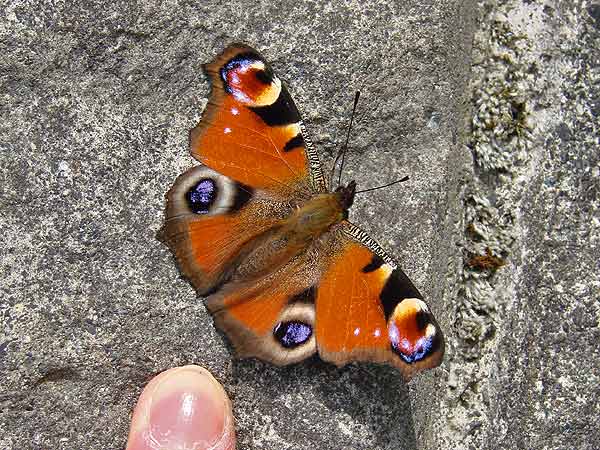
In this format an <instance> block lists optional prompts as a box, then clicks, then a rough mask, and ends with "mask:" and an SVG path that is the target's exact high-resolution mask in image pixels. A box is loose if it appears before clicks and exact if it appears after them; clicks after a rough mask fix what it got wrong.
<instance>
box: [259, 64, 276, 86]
mask: <svg viewBox="0 0 600 450" xmlns="http://www.w3.org/2000/svg"><path fill="white" fill-rule="evenodd" d="M265 67H267V69H266V70H257V71H256V79H257V80H258V81H260V82H261V83H263V84H271V83H272V82H273V78H274V77H275V75H274V74H273V72H272V71H271V69H269V67H268V66H267V65H266V64H265Z"/></svg>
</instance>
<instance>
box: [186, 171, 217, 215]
mask: <svg viewBox="0 0 600 450" xmlns="http://www.w3.org/2000/svg"><path fill="white" fill-rule="evenodd" d="M218 191H219V190H218V188H217V185H216V183H215V182H214V181H213V180H211V179H210V178H203V179H201V180H200V181H198V182H197V183H196V184H195V185H193V186H192V187H191V188H190V189H189V190H188V191H187V192H186V194H185V199H186V201H187V204H188V206H189V208H190V210H191V211H192V212H194V213H196V214H208V213H209V211H210V207H211V206H212V205H213V204H214V202H215V200H216V198H217V194H218Z"/></svg>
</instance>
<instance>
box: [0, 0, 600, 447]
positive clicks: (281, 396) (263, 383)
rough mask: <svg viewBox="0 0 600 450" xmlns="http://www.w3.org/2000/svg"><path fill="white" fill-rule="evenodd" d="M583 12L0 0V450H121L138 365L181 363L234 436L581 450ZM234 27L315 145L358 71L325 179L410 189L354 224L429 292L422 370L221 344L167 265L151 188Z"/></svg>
mask: <svg viewBox="0 0 600 450" xmlns="http://www.w3.org/2000/svg"><path fill="white" fill-rule="evenodd" d="M599 11H600V6H598V5H594V4H591V5H590V4H588V5H587V6H585V7H583V6H578V5H571V4H570V2H558V1H556V2H554V1H551V0H550V1H546V0H544V1H543V0H531V1H528V2H523V3H521V2H518V1H516V0H509V1H502V2H500V1H499V0H486V1H483V2H480V4H478V5H476V4H475V2H470V1H468V2H461V1H449V2H423V1H420V2H417V1H406V2H391V1H386V2H361V3H358V2H355V3H341V2H340V3H338V2H336V3H334V4H316V3H312V2H310V3H309V2H300V3H298V2H281V3H280V4H278V5H269V4H267V3H265V4H262V5H256V4H254V3H251V2H248V1H245V0H243V1H237V2H233V3H229V4H227V5H222V4H221V3H220V2H214V1H208V2H183V1H179V2H149V1H145V2H140V3H136V4H132V3H128V2H118V3H115V2H103V1H99V2H95V3H91V2H75V3H73V4H69V5H68V6H67V5H65V4H63V3H57V4H51V3H48V2H35V1H16V0H15V1H7V2H4V3H3V5H2V7H1V8H0V17H1V19H0V87H1V88H0V96H1V101H0V108H1V113H2V121H0V174H1V179H0V180H1V184H0V229H1V230H2V233H1V234H0V248H1V249H2V252H1V257H0V274H1V278H0V279H1V280H2V281H1V282H0V295H1V300H0V449H11V450H12V449H46V448H52V449H90V450H92V449H120V448H122V447H123V446H124V444H125V440H126V436H127V427H128V423H129V414H130V412H131V410H132V408H133V405H134V404H135V401H136V399H137V396H138V395H139V393H140V391H141V389H142V388H143V386H144V384H145V383H146V382H147V381H148V380H149V379H150V378H151V377H152V376H153V375H154V374H155V373H157V372H160V371H162V370H164V369H167V368H169V367H172V366H176V365H181V364H186V363H197V364H201V365H204V366H206V367H207V368H209V369H210V370H211V371H212V372H213V373H214V374H215V376H216V377H217V378H218V379H219V380H220V381H221V382H222V383H223V384H224V386H225V388H226V390H227V392H228V393H229V395H230V396H231V397H232V399H233V404H234V413H235V416H236V420H237V431H238V437H239V443H240V444H239V448H240V449H288V448H289V449H291V448H293V449H314V448H318V449H332V450H334V449H335V450H339V449H398V448H404V449H415V448H424V449H425V448H427V449H438V448H448V449H463V448H464V449H471V448H494V449H495V448H498V449H500V448H536V449H537V448H540V449H541V448H544V449H563V448H581V449H592V448H597V447H598V444H597V443H598V441H599V440H600V439H599V436H598V430H597V426H595V422H594V421H593V418H594V417H596V420H597V417H598V416H599V414H600V411H599V409H598V408H599V406H598V404H599V403H598V401H599V399H598V396H599V393H598V388H597V386H598V373H599V370H598V368H599V367H598V348H597V342H598V337H599V335H600V329H599V320H600V308H599V306H598V305H599V300H600V298H599V291H600V280H599V278H598V273H599V270H598V269H599V267H598V256H597V254H598V249H597V245H598V238H599V236H600V233H599V228H600V221H599V215H598V186H599V182H598V180H599V177H600V174H599V171H600V166H599V162H598V117H597V116H598V111H599V109H598V98H599V95H598V71H597V70H598V69H597V67H598V54H597V50H595V48H597V42H598V29H599V26H598V24H599V23H600V22H599V21H600V19H599V17H600V15H599ZM232 41H242V42H247V43H249V44H251V45H254V46H255V47H257V48H258V49H260V50H261V51H262V52H263V53H264V54H265V55H266V56H267V57H268V58H269V59H270V60H271V61H272V63H273V66H274V67H275V69H276V70H277V71H278V73H279V75H280V76H282V77H283V78H284V79H285V80H287V82H288V85H289V89H290V91H291V93H292V95H293V96H294V98H295V99H296V101H297V103H298V105H299V107H300V109H301V111H302V112H303V116H304V118H305V121H306V122H307V125H308V127H309V130H310V131H311V132H312V133H311V134H312V138H313V140H314V141H315V144H316V145H317V147H318V148H319V149H320V150H321V153H322V160H323V161H325V162H326V163H328V162H330V161H331V157H332V154H333V153H334V152H335V151H336V150H337V148H338V146H339V145H340V142H341V140H342V139H343V136H344V134H345V126H346V123H347V118H348V112H349V110H350V108H351V102H352V98H353V95H354V90H356V89H359V88H360V89H361V91H362V96H361V99H362V100H361V103H360V105H359V110H358V120H357V123H356V126H355V127H354V129H353V131H352V136H353V138H352V146H351V147H352V150H351V151H352V153H351V155H350V161H349V165H348V168H347V173H346V176H347V177H348V178H355V179H356V180H357V182H358V183H359V185H360V186H363V187H367V186H372V185H374V184H378V183H381V182H382V181H384V182H385V181H388V180H391V179H394V178H399V177H401V176H403V175H405V174H408V175H410V177H411V181H410V183H405V184H403V185H401V186H400V187H398V188H397V189H390V190H388V191H378V192H375V193H373V195H370V196H368V197H359V198H358V199H357V202H356V206H355V207H354V210H353V212H352V214H353V215H352V218H353V220H354V221H355V222H357V223H359V224H361V225H362V226H363V227H364V228H366V229H367V230H369V231H370V232H371V234H372V235H373V236H374V237H375V238H376V239H377V240H378V241H380V243H381V244H382V245H383V246H385V247H386V248H388V249H390V250H392V251H393V253H394V254H395V255H396V256H397V257H398V259H399V260H400V261H401V262H402V265H403V267H404V269H405V271H406V272H407V273H408V274H409V275H410V276H411V278H412V279H413V280H414V282H415V284H416V285H417V286H418V287H419V288H420V289H421V291H422V292H423V293H424V294H425V295H426V296H427V298H429V299H430V304H431V305H432V307H433V309H434V310H435V312H436V314H437V316H438V317H439V318H440V322H441V324H442V326H443V328H444V330H445V331H446V335H447V337H448V347H449V348H448V354H447V357H446V360H445V362H444V364H443V365H442V367H441V368H439V369H436V370H434V371H431V372H429V373H427V374H424V375H422V376H420V377H418V378H417V379H415V380H414V381H412V382H411V384H410V385H408V386H407V385H406V384H405V383H404V382H402V380H401V379H400V377H399V374H398V372H396V371H395V370H394V369H391V368H387V367H380V366H375V365H366V364H356V365H350V366H347V367H345V368H342V369H337V368H335V367H333V366H330V365H328V364H325V363H323V362H320V361H318V360H311V361H308V362H306V363H303V364H299V365H296V366H293V367H288V368H275V367H272V366H269V365H267V364H264V363H261V362H259V361H254V360H241V361H240V360H236V359H234V358H232V355H231V353H230V349H229V347H228V345H227V342H226V340H225V339H224V338H223V337H222V336H221V335H220V334H219V333H217V332H216V331H215V330H214V327H213V326H212V319H211V318H210V316H209V315H208V313H207V312H206V310H205V308H204V306H203V304H202V302H201V300H200V299H198V298H197V297H196V295H195V294H194V292H193V290H192V288H191V287H190V286H189V285H188V283H187V282H186V281H185V280H183V279H181V277H180V276H179V275H178V272H177V269H176V267H175V264H174V262H173V260H172V258H171V256H170V254H169V252H168V250H167V249H166V248H165V247H164V246H163V245H162V244H160V243H159V242H158V241H157V240H156V238H155V234H156V231H157V230H158V228H159V227H160V225H161V222H162V214H163V207H164V194H165V192H166V191H167V190H168V188H169V187H170V185H171V184H172V182H173V180H174V179H175V177H176V176H177V175H178V174H179V173H181V172H183V171H184V170H185V169H186V168H188V167H190V166H191V165H192V164H194V163H193V160H192V159H191V158H190V157H189V155H188V152H187V131H188V129H189V128H191V127H193V126H194V125H195V124H196V123H197V121H198V118H199V117H200V113H201V111H202V109H203V107H204V106H205V104H206V97H207V94H208V91H209V86H208V83H207V81H206V79H205V77H204V76H203V75H202V73H201V69H200V65H201V64H202V63H203V62H206V61H209V60H210V59H211V58H212V57H213V56H214V55H215V54H216V53H217V52H218V51H220V50H221V49H222V48H223V47H224V46H225V45H226V44H227V43H230V42H232ZM473 42H474V45H473V46H472V43H473ZM471 71H472V81H471V84H467V78H468V76H469V74H470V73H471ZM488 249H489V250H488ZM488 252H489V253H490V254H488ZM476 257H479V259H477V258H476ZM486 257H487V259H486ZM482 258H483V259H482ZM495 258H496V259H495ZM482 261H483V262H486V261H487V262H488V263H490V262H491V263H494V262H495V263H496V265H498V264H499V263H502V262H505V265H504V266H501V267H500V268H499V269H498V270H493V269H485V268H484V267H483V266H482ZM492 265H494V264H492Z"/></svg>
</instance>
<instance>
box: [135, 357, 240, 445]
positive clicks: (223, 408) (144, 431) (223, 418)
mask: <svg viewBox="0 0 600 450" xmlns="http://www.w3.org/2000/svg"><path fill="white" fill-rule="evenodd" d="M157 445H158V446H159V447H158V448H162V447H165V448H169V449H180V448H181V449H185V448H197V449H211V450H213V449H214V450H217V449H218V450H220V449H223V450H224V449H228V450H229V449H233V448H234V446H235V440H234V433H233V416H232V413H231V406H230V402H229V398H228V397H227V395H226V394H225V391H224V390H223V388H222V387H221V385H220V384H219V382H218V381H217V380H215V378H214V377H213V376H212V375H211V374H210V373H209V372H208V371H207V370H206V369H203V368H202V367H199V366H184V367H177V368H174V369H170V370H167V371H166V372H163V373H162V374H160V375H158V376H157V377H156V378H154V379H153V380H152V381H151V382H150V383H149V384H148V386H146V388H145V389H144V392H143V393H142V395H141V396H140V399H139V400H138V404H137V406H136V409H135V412H134V416H133V418H132V421H131V429H130V432H129V442H128V445H127V449H128V450H145V449H151V448H152V449H156V448H157Z"/></svg>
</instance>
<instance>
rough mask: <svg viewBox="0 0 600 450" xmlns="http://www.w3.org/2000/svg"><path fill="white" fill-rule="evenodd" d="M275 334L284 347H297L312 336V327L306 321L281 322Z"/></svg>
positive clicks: (274, 331) (276, 327)
mask: <svg viewBox="0 0 600 450" xmlns="http://www.w3.org/2000/svg"><path fill="white" fill-rule="evenodd" d="M273 335H274V336H275V338H276V339H277V341H279V343H280V344H281V345H282V346H283V347H284V348H295V347H298V346H299V345H302V344H304V343H305V342H307V341H308V340H309V339H310V337H311V336H312V327H311V326H310V325H308V324H306V323H304V322H299V321H291V322H280V323H278V324H277V325H276V326H275V330H273Z"/></svg>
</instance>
